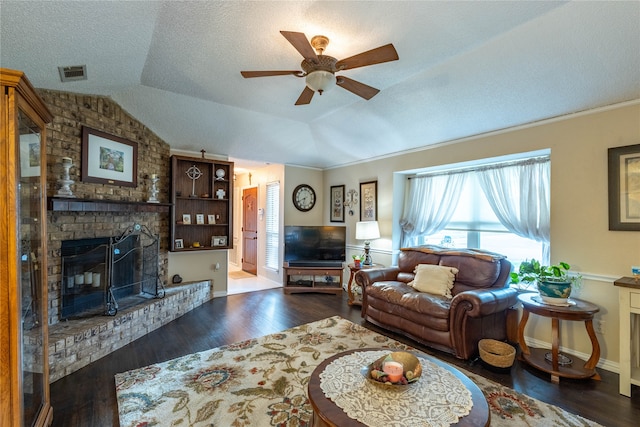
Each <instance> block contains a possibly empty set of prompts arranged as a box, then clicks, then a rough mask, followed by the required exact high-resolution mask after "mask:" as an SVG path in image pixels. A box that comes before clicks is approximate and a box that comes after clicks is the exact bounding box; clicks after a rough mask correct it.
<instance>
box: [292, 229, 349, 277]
mask: <svg viewBox="0 0 640 427" xmlns="http://www.w3.org/2000/svg"><path fill="white" fill-rule="evenodd" d="M346 237H347V231H346V227H339V226H298V225H287V226H285V227H284V260H285V262H288V263H289V266H290V267H341V266H342V263H344V261H345V252H346Z"/></svg>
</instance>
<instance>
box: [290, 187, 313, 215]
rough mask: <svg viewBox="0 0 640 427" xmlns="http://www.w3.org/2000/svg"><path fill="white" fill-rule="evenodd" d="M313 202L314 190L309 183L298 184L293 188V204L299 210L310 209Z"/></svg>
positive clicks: (305, 210)
mask: <svg viewBox="0 0 640 427" xmlns="http://www.w3.org/2000/svg"><path fill="white" fill-rule="evenodd" d="M315 204H316V192H315V191H313V188H311V186H310V185H307V184H300V185H298V186H297V187H296V188H295V190H293V205H294V206H295V207H296V209H298V210H299V211H302V212H307V211H310V210H311V209H312V208H313V206H314V205H315Z"/></svg>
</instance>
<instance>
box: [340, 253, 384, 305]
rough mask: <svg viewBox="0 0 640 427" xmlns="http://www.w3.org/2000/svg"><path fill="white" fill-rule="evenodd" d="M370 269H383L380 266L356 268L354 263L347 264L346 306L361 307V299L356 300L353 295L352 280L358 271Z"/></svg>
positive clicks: (382, 266) (372, 265)
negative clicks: (348, 272)
mask: <svg viewBox="0 0 640 427" xmlns="http://www.w3.org/2000/svg"><path fill="white" fill-rule="evenodd" d="M371 268H384V265H382V264H371V265H362V264H361V265H360V267H356V265H355V264H354V263H351V264H349V270H350V274H349V283H347V304H349V305H362V297H359V298H356V295H355V293H354V292H353V287H352V286H353V278H354V277H355V275H356V273H357V272H358V271H360V270H368V269H371Z"/></svg>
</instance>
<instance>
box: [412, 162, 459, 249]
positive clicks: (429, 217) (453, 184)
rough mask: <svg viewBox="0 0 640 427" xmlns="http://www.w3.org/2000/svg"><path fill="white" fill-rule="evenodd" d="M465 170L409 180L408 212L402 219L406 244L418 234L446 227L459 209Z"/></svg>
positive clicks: (431, 232)
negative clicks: (457, 206)
mask: <svg viewBox="0 0 640 427" xmlns="http://www.w3.org/2000/svg"><path fill="white" fill-rule="evenodd" d="M466 177H467V174H465V173H456V174H442V175H435V176H425V177H420V176H417V177H414V178H411V179H410V180H409V191H408V194H406V198H405V204H404V212H403V215H402V219H401V220H400V227H401V228H402V246H410V245H411V244H412V243H411V240H412V238H414V237H417V236H421V235H429V234H433V233H437V232H438V231H440V230H442V229H443V228H444V227H445V226H446V225H447V223H448V222H449V220H450V219H451V216H452V215H453V213H454V212H455V209H456V205H457V204H458V200H459V199H460V192H461V190H462V186H463V184H464V181H465V179H466Z"/></svg>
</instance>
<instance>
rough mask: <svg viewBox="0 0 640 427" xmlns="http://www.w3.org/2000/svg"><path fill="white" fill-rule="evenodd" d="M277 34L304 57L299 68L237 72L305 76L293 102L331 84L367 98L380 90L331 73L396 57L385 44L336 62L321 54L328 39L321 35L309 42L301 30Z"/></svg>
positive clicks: (300, 102) (304, 101)
mask: <svg viewBox="0 0 640 427" xmlns="http://www.w3.org/2000/svg"><path fill="white" fill-rule="evenodd" d="M280 33H281V34H282V35H283V36H284V37H285V38H286V39H287V40H288V41H289V43H291V44H292V45H293V47H294V48H296V50H297V51H298V52H300V54H301V55H302V56H303V57H304V60H303V61H302V63H301V64H300V67H301V68H302V71H299V70H288V71H241V72H240V74H242V76H243V77H244V78H251V77H268V76H284V75H288V74H292V75H294V76H296V77H305V80H306V84H307V85H306V86H305V88H304V90H303V91H302V94H300V97H299V98H298V100H297V101H296V105H303V104H309V103H310V102H311V98H313V94H314V93H315V92H318V93H319V94H320V95H322V93H323V92H325V91H327V90H329V89H331V88H332V87H333V86H335V85H338V86H340V87H342V88H343V89H346V90H348V91H350V92H352V93H354V94H356V95H358V96H361V97H363V98H364V99H371V98H373V97H374V96H375V95H376V94H377V93H378V92H380V90H379V89H376V88H374V87H371V86H367V85H366V84H364V83H360V82H358V81H356V80H353V79H350V78H348V77H345V76H336V75H335V73H336V72H338V71H344V70H350V69H352V68H358V67H365V66H367V65H374V64H380V63H383V62H389V61H395V60H397V59H398V53H397V52H396V49H395V48H394V47H393V45H392V44H391V43H389V44H386V45H384V46H380V47H377V48H375V49H371V50H368V51H366V52H362V53H359V54H357V55H354V56H351V57H349V58H346V59H342V60H339V61H338V60H337V59H336V58H334V57H332V56H328V55H323V54H322V53H323V52H324V50H325V49H326V48H327V45H328V44H329V39H328V38H327V37H325V36H315V37H313V38H312V39H311V42H309V40H307V36H305V35H304V33H297V32H294V31H280ZM316 52H317V53H316Z"/></svg>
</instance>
